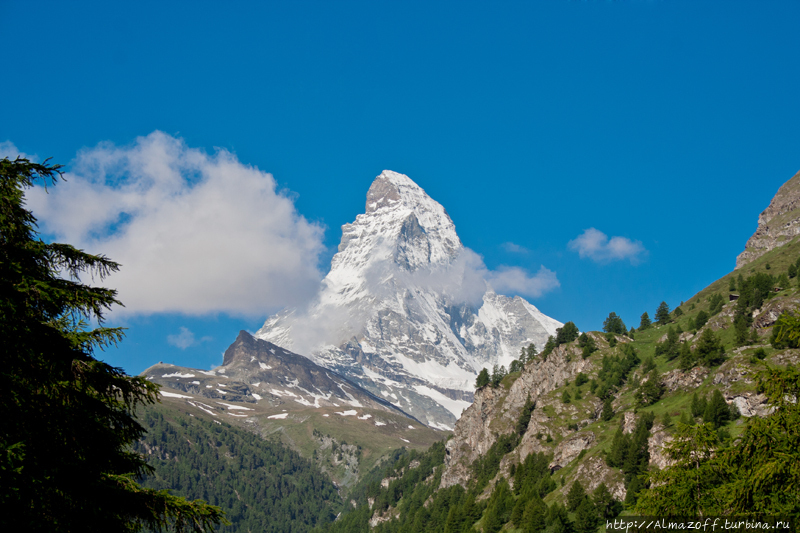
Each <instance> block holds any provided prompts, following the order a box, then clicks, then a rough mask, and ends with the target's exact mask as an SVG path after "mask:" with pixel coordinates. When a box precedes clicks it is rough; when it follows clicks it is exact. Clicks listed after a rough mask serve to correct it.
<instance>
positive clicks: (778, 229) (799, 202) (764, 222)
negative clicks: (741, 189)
mask: <svg viewBox="0 0 800 533" xmlns="http://www.w3.org/2000/svg"><path fill="white" fill-rule="evenodd" d="M797 235H800V172H798V173H797V174H795V175H794V176H793V177H792V179H790V180H789V181H787V182H786V183H784V184H783V185H781V188H780V189H778V192H777V193H776V194H775V197H773V198H772V201H771V202H770V203H769V205H768V206H767V208H766V209H764V211H762V213H761V214H760V215H759V216H758V228H757V229H756V232H755V233H754V234H753V236H752V237H750V239H749V240H748V241H747V244H746V245H745V247H744V251H743V252H742V253H740V254H739V257H737V258H736V268H741V267H743V266H744V265H746V264H747V263H749V262H750V261H753V260H754V259H758V258H759V257H761V256H762V255H764V254H765V253H767V252H769V251H770V250H774V249H775V248H777V247H779V246H783V245H784V244H786V243H788V242H789V241H791V240H792V239H793V238H794V237H796V236H797Z"/></svg>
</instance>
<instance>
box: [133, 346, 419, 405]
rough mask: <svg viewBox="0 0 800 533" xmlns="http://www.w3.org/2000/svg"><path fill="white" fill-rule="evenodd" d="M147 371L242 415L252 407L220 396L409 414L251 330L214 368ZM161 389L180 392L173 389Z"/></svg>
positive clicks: (164, 383)
mask: <svg viewBox="0 0 800 533" xmlns="http://www.w3.org/2000/svg"><path fill="white" fill-rule="evenodd" d="M144 375H146V376H147V377H148V378H149V379H150V380H151V381H153V382H154V383H158V384H160V385H162V386H164V387H168V388H169V389H173V390H178V391H182V392H186V393H189V394H192V395H194V396H197V397H201V398H205V399H208V400H212V404H213V405H212V406H208V405H206V404H203V403H200V405H199V406H197V405H195V406H196V407H197V408H198V409H200V410H203V408H205V410H206V411H208V410H212V411H217V412H220V413H226V414H230V413H231V412H232V413H233V416H242V415H243V414H244V413H243V412H242V411H243V410H250V411H252V410H253V409H252V408H251V409H243V408H242V407H240V406H237V407H236V408H233V409H227V410H226V409H225V405H226V404H225V403H223V402H220V401H218V400H223V401H225V402H237V403H243V404H257V403H259V402H261V404H262V405H264V406H271V407H278V406H281V405H285V404H286V403H287V402H291V403H298V404H300V405H303V406H306V407H314V408H320V407H335V408H352V407H355V408H359V409H364V408H366V409H375V410H381V411H388V412H392V413H395V414H399V415H403V416H406V417H407V416H408V415H407V414H406V413H404V412H403V411H402V410H400V409H398V408H397V407H396V406H394V405H392V404H391V403H389V402H388V401H386V400H384V399H383V398H378V397H376V396H375V395H373V394H372V393H371V392H369V391H367V390H364V389H363V388H361V387H359V386H358V385H356V384H354V383H352V382H351V381H349V380H347V379H345V378H343V377H342V376H340V375H338V374H336V373H335V372H331V371H330V370H327V369H325V368H322V367H320V366H318V365H316V364H314V363H313V362H312V361H310V360H309V359H307V358H305V357H303V356H302V355H298V354H295V353H292V352H290V351H288V350H285V349H283V348H281V347H279V346H276V345H274V344H272V343H269V342H267V341H264V340H260V339H256V338H254V337H253V336H251V335H250V334H249V333H247V332H246V331H241V332H239V336H238V337H237V339H236V341H235V342H234V343H233V344H231V345H230V346H229V347H228V349H227V350H225V355H224V358H223V363H222V366H219V367H217V368H215V369H214V370H212V371H207V370H196V369H192V368H185V367H178V366H175V365H164V364H160V363H159V364H158V365H154V366H152V367H150V368H148V369H147V370H145V372H144ZM162 394H163V395H166V396H169V395H170V394H173V396H172V397H176V396H174V393H170V392H164V393H162ZM179 396H180V395H178V397H179ZM187 398H188V397H187ZM189 403H192V402H191V401H190V402H189ZM219 406H223V407H219ZM281 412H283V411H281Z"/></svg>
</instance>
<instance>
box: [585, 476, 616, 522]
mask: <svg viewBox="0 0 800 533" xmlns="http://www.w3.org/2000/svg"><path fill="white" fill-rule="evenodd" d="M592 501H593V502H594V506H595V509H596V510H597V515H598V516H599V517H600V518H601V519H602V520H608V519H611V518H614V517H616V516H617V515H618V514H619V513H620V512H621V511H622V509H621V506H620V505H619V502H618V501H616V500H615V499H614V496H612V495H611V491H609V490H608V487H606V484H605V483H600V484H599V485H598V486H597V488H596V489H594V491H593V492H592Z"/></svg>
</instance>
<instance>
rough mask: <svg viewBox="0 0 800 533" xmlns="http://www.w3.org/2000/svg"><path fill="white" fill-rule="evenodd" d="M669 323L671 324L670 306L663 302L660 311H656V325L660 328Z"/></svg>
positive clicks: (659, 307)
mask: <svg viewBox="0 0 800 533" xmlns="http://www.w3.org/2000/svg"><path fill="white" fill-rule="evenodd" d="M667 322H669V306H668V305H667V302H661V303H660V304H659V306H658V309H656V323H657V324H658V325H659V326H663V325H665V324H666V323H667Z"/></svg>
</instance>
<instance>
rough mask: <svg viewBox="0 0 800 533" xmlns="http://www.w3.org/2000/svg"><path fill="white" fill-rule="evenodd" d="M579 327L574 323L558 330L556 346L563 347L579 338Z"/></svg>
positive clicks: (569, 323) (568, 323)
mask: <svg viewBox="0 0 800 533" xmlns="http://www.w3.org/2000/svg"><path fill="white" fill-rule="evenodd" d="M578 334H579V331H578V326H576V325H575V323H574V322H567V323H566V324H564V325H563V326H561V327H560V328H558V329H556V345H557V346H561V345H562V344H567V343H568V342H572V341H574V340H575V339H577V338H578Z"/></svg>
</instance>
